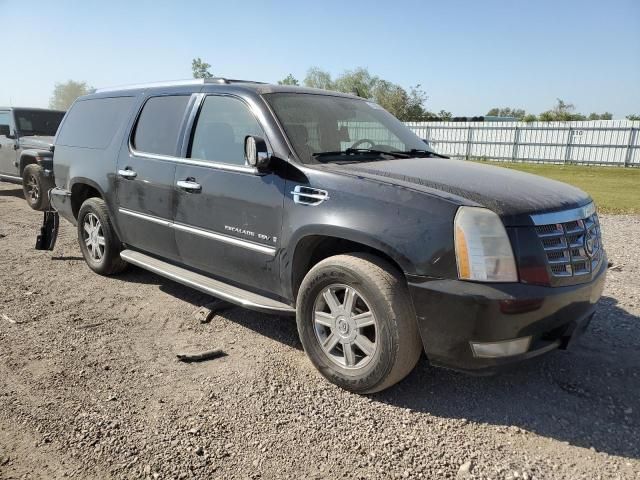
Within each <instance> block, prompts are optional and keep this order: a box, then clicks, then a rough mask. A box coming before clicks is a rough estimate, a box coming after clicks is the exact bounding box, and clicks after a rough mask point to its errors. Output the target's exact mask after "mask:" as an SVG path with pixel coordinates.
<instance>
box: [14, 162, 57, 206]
mask: <svg viewBox="0 0 640 480" xmlns="http://www.w3.org/2000/svg"><path fill="white" fill-rule="evenodd" d="M54 186H55V185H54V184H53V179H52V178H51V177H47V176H45V174H44V169H43V168H42V167H41V166H40V165H36V164H35V163H32V164H30V165H27V166H26V167H24V171H23V172H22V191H23V192H24V198H25V200H26V201H27V203H28V204H29V206H30V207H31V208H33V209H34V210H47V209H48V208H49V190H51V189H52V188H53V187H54Z"/></svg>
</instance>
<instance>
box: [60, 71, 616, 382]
mask: <svg viewBox="0 0 640 480" xmlns="http://www.w3.org/2000/svg"><path fill="white" fill-rule="evenodd" d="M54 169H55V179H56V184H57V188H55V189H54V190H52V203H53V206H54V207H55V209H56V210H57V211H58V212H60V214H61V215H62V216H63V217H64V218H66V219H67V220H69V221H71V222H73V223H75V224H77V230H78V241H79V243H80V247H81V249H82V252H83V254H84V257H85V259H86V261H87V263H88V265H89V266H90V267H91V268H92V269H93V270H94V271H96V272H97V273H100V274H104V275H109V274H115V273H118V272H120V271H122V270H123V269H124V268H125V267H126V266H127V264H128V263H131V264H134V265H137V266H140V267H142V268H145V269H148V270H151V271H152V272H156V273H158V274H160V275H163V276H165V277H168V278H170V279H172V280H175V281H177V282H181V283H183V284H185V285H188V286H191V287H193V288H196V289H199V290H201V291H203V292H207V293H209V294H211V295H213V296H215V297H218V298H221V299H224V300H227V301H229V302H233V303H236V304H238V305H242V306H244V307H247V308H252V309H255V310H260V311H264V312H270V313H276V314H295V315H296V317H297V324H298V331H299V334H300V339H301V341H302V344H303V346H304V349H305V351H306V352H307V354H308V356H309V358H310V359H311V361H312V362H313V364H314V365H315V366H316V367H317V368H318V370H319V371H320V372H321V373H322V374H323V375H324V376H325V377H327V378H328V379H329V380H330V381H332V382H334V383H336V384H338V385H340V386H342V387H344V388H346V389H349V390H352V391H356V392H362V393H370V392H376V391H380V390H382V389H384V388H387V387H389V386H390V385H393V384H394V383H396V382H398V381H399V380H401V379H402V378H403V377H405V376H406V375H407V374H408V373H409V372H410V371H411V370H412V368H413V367H414V365H415V364H416V362H417V361H418V359H419V357H420V354H421V352H422V351H423V350H424V351H425V352H426V355H427V357H428V358H429V360H430V361H431V362H432V363H433V364H435V365H440V366H444V367H449V368H454V369H458V370H463V371H469V372H474V371H475V372H488V371H492V370H494V369H496V368H497V367H500V366H502V365H504V364H508V363H512V362H515V361H519V360H522V359H525V358H529V357H533V356H536V355H539V354H541V353H544V352H548V351H550V350H552V349H555V348H558V347H560V348H564V347H566V346H567V345H568V343H569V340H570V339H572V338H574V337H575V336H576V334H578V333H580V332H582V331H583V330H584V328H585V327H586V325H587V324H588V322H589V321H590V319H591V317H592V316H593V313H594V309H595V304H596V302H597V301H598V299H599V298H600V295H601V292H602V288H603V285H604V280H605V271H606V268H607V261H606V258H605V253H604V250H603V249H602V245H601V240H600V228H599V224H598V217H597V215H596V210H595V206H594V204H593V202H592V200H591V198H589V196H588V195H587V194H585V193H584V192H582V191H580V190H578V189H576V188H573V187H571V186H569V185H565V184H563V183H559V182H556V181H552V180H547V179H544V178H541V177H538V176H534V175H529V174H525V173H519V172H516V171H512V170H507V169H502V168H498V167H492V166H488V165H482V164H477V163H472V162H465V161H457V160H451V159H447V158H443V157H442V156H441V155H438V154H437V153H435V152H434V151H433V150H431V149H430V148H429V147H428V146H427V144H426V143H425V142H424V141H423V140H421V139H420V138H418V137H417V136H416V135H415V134H414V133H413V132H411V130H409V129H408V128H407V127H405V126H404V125H403V124H402V123H401V122H400V121H398V120H397V119H396V118H394V117H393V116H392V115H391V114H389V113H388V112H386V111H385V110H384V109H383V108H381V107H380V106H379V105H377V104H375V103H372V102H369V101H367V100H364V99H361V98H357V97H354V96H350V95H344V94H340V93H335V92H328V91H322V90H313V89H306V88H299V87H290V86H275V85H267V84H260V83H255V82H245V81H234V80H226V79H208V80H200V81H187V82H174V83H166V84H152V85H140V86H132V87H129V88H120V89H113V90H99V91H97V92H96V93H95V94H92V95H88V96H85V97H81V98H80V99H78V100H77V101H76V103H75V104H74V105H73V106H72V108H71V109H70V111H69V113H68V114H67V116H66V117H65V119H64V121H63V123H62V125H61V127H60V131H59V133H58V136H57V138H56V144H55V155H54Z"/></svg>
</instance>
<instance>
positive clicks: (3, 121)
mask: <svg viewBox="0 0 640 480" xmlns="http://www.w3.org/2000/svg"><path fill="white" fill-rule="evenodd" d="M0 125H11V117H10V114H9V112H0Z"/></svg>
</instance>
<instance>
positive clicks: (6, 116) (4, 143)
mask: <svg viewBox="0 0 640 480" xmlns="http://www.w3.org/2000/svg"><path fill="white" fill-rule="evenodd" d="M0 125H8V126H9V131H10V132H14V131H15V129H14V125H13V121H12V114H11V111H9V110H0ZM15 145H16V141H15V140H14V139H12V138H7V137H6V136H5V135H0V174H4V175H7V176H11V177H16V178H17V177H18V174H19V172H18V168H17V167H16V164H15V161H16V159H17V158H18V151H17V150H16V149H15Z"/></svg>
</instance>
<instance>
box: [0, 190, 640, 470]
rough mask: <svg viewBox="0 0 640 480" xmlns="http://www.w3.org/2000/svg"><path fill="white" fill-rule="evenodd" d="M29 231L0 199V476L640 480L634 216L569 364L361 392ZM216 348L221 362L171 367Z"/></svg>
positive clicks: (289, 349)
mask: <svg viewBox="0 0 640 480" xmlns="http://www.w3.org/2000/svg"><path fill="white" fill-rule="evenodd" d="M41 220H42V214H41V213H39V212H35V211H32V210H31V209H30V208H29V207H28V206H27V204H26V202H25V201H24V199H22V198H21V189H20V188H19V186H16V185H11V184H6V183H0V280H1V281H0V314H6V315H7V316H8V317H9V318H11V319H14V320H15V321H16V323H15V324H14V323H11V322H7V321H0V464H1V463H3V462H4V464H2V465H0V478H1V479H2V480H4V479H5V478H7V479H8V478H51V479H57V478H63V477H69V478H100V479H130V478H145V477H146V478H151V477H153V478H161V479H178V478H185V479H192V478H224V479H246V478H251V479H258V478H261V479H284V478H316V479H325V478H326V479H331V478H345V479H388V478H410V479H414V478H415V479H443V478H445V479H446V478H448V479H455V478H456V477H458V476H459V474H460V471H461V469H462V474H463V475H465V476H466V478H472V479H496V480H504V479H506V478H514V479H516V478H517V479H529V480H533V479H536V480H545V479H581V478H582V479H598V478H600V479H640V473H639V472H640V460H639V459H640V442H638V438H640V414H639V413H640V396H639V395H638V392H640V350H639V349H638V345H640V282H639V281H638V278H640V243H639V242H637V239H638V238H640V216H633V215H625V216H608V215H602V216H601V223H602V229H603V232H604V244H605V248H606V250H607V252H608V255H609V259H610V260H611V261H612V262H613V264H614V265H624V268H623V269H619V270H613V271H610V272H609V274H608V280H607V285H606V287H605V290H604V294H603V297H602V300H601V301H600V303H599V305H598V314H597V316H596V318H595V319H594V320H593V322H592V323H591V325H590V326H589V329H588V331H587V332H586V333H585V335H584V336H583V337H582V338H581V339H580V340H579V341H578V342H577V343H576V345H574V346H573V348H572V349H570V350H569V351H566V352H561V351H558V352H552V353H550V354H549V355H547V356H544V357H542V358H539V359H537V360H533V361H531V362H527V363H525V364H522V365H520V366H518V367H517V368H516V369H514V370H513V371H509V372H505V373H502V374H500V375H497V376H492V377H471V376H467V375H463V374H459V373H455V372H450V371H447V370H442V369H436V368H433V367H431V366H429V365H428V363H427V361H426V360H425V359H424V358H423V359H422V360H421V361H420V363H419V364H418V366H417V367H416V369H415V371H414V372H413V373H412V374H411V375H409V377H407V378H406V379H405V380H404V381H402V382H401V383H399V384H398V385H396V386H394V387H393V388H391V389H389V390H387V391H384V392H381V393H379V394H375V395H372V396H359V395H354V394H350V393H347V392H345V391H343V390H340V389H338V388H336V387H334V386H333V385H331V384H329V383H327V381H326V380H324V378H323V377H322V376H320V375H319V374H318V373H317V372H316V371H315V369H314V368H313V367H312V366H311V364H310V362H309V361H308V360H307V358H306V357H305V354H304V352H303V351H302V349H301V346H300V342H299V341H298V338H297V331H296V325H295V321H294V320H293V319H291V318H287V317H277V316H273V315H264V314H260V313H255V312H251V311H247V310H243V309H241V308H236V307H234V308H229V309H227V310H224V311H223V312H221V311H218V312H216V316H215V321H213V322H210V323H200V321H199V320H198V318H197V317H194V311H197V310H198V309H199V308H200V306H201V305H205V306H206V305H207V304H209V303H211V302H212V301H213V300H212V298H210V297H207V296H206V295H203V294H201V293H199V292H197V291H195V290H191V289H189V288H186V287H183V286H181V285H178V284H176V283H173V282H171V281H169V280H165V279H162V278H160V277H158V276H156V275H153V274H151V273H148V272H145V271H142V270H140V269H136V268H131V269H129V270H128V271H127V272H125V273H123V274H121V275H119V276H117V277H102V276H99V275H96V274H94V273H93V272H92V271H91V270H90V269H89V268H87V266H86V265H85V263H84V260H82V258H81V257H80V250H79V248H78V245H77V238H76V233H75V229H74V228H73V227H72V226H71V225H70V224H68V223H66V222H64V221H63V222H61V225H60V237H59V239H58V243H57V246H56V249H55V251H54V252H37V251H35V250H33V249H32V246H33V244H34V241H35V236H36V234H37V233H38V231H39V227H40V223H41ZM25 292H33V294H32V295H25ZM211 345H220V346H224V350H225V353H227V356H225V357H221V358H217V359H216V360H215V361H208V362H201V363H192V364H185V363H181V362H176V361H175V357H174V353H175V352H176V351H181V350H186V349H189V350H191V349H193V351H199V350H206V349H207V348H210V346H211ZM105 367H109V368H105ZM108 398H113V400H112V401H106V399H108ZM194 432H195V433H194ZM45 439H48V440H45ZM36 445H37V446H36ZM590 447H593V450H590ZM467 464H468V465H469V467H468V472H467V471H466V469H467V467H466V465H467ZM462 467H464V468H462ZM516 474H517V475H516Z"/></svg>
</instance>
